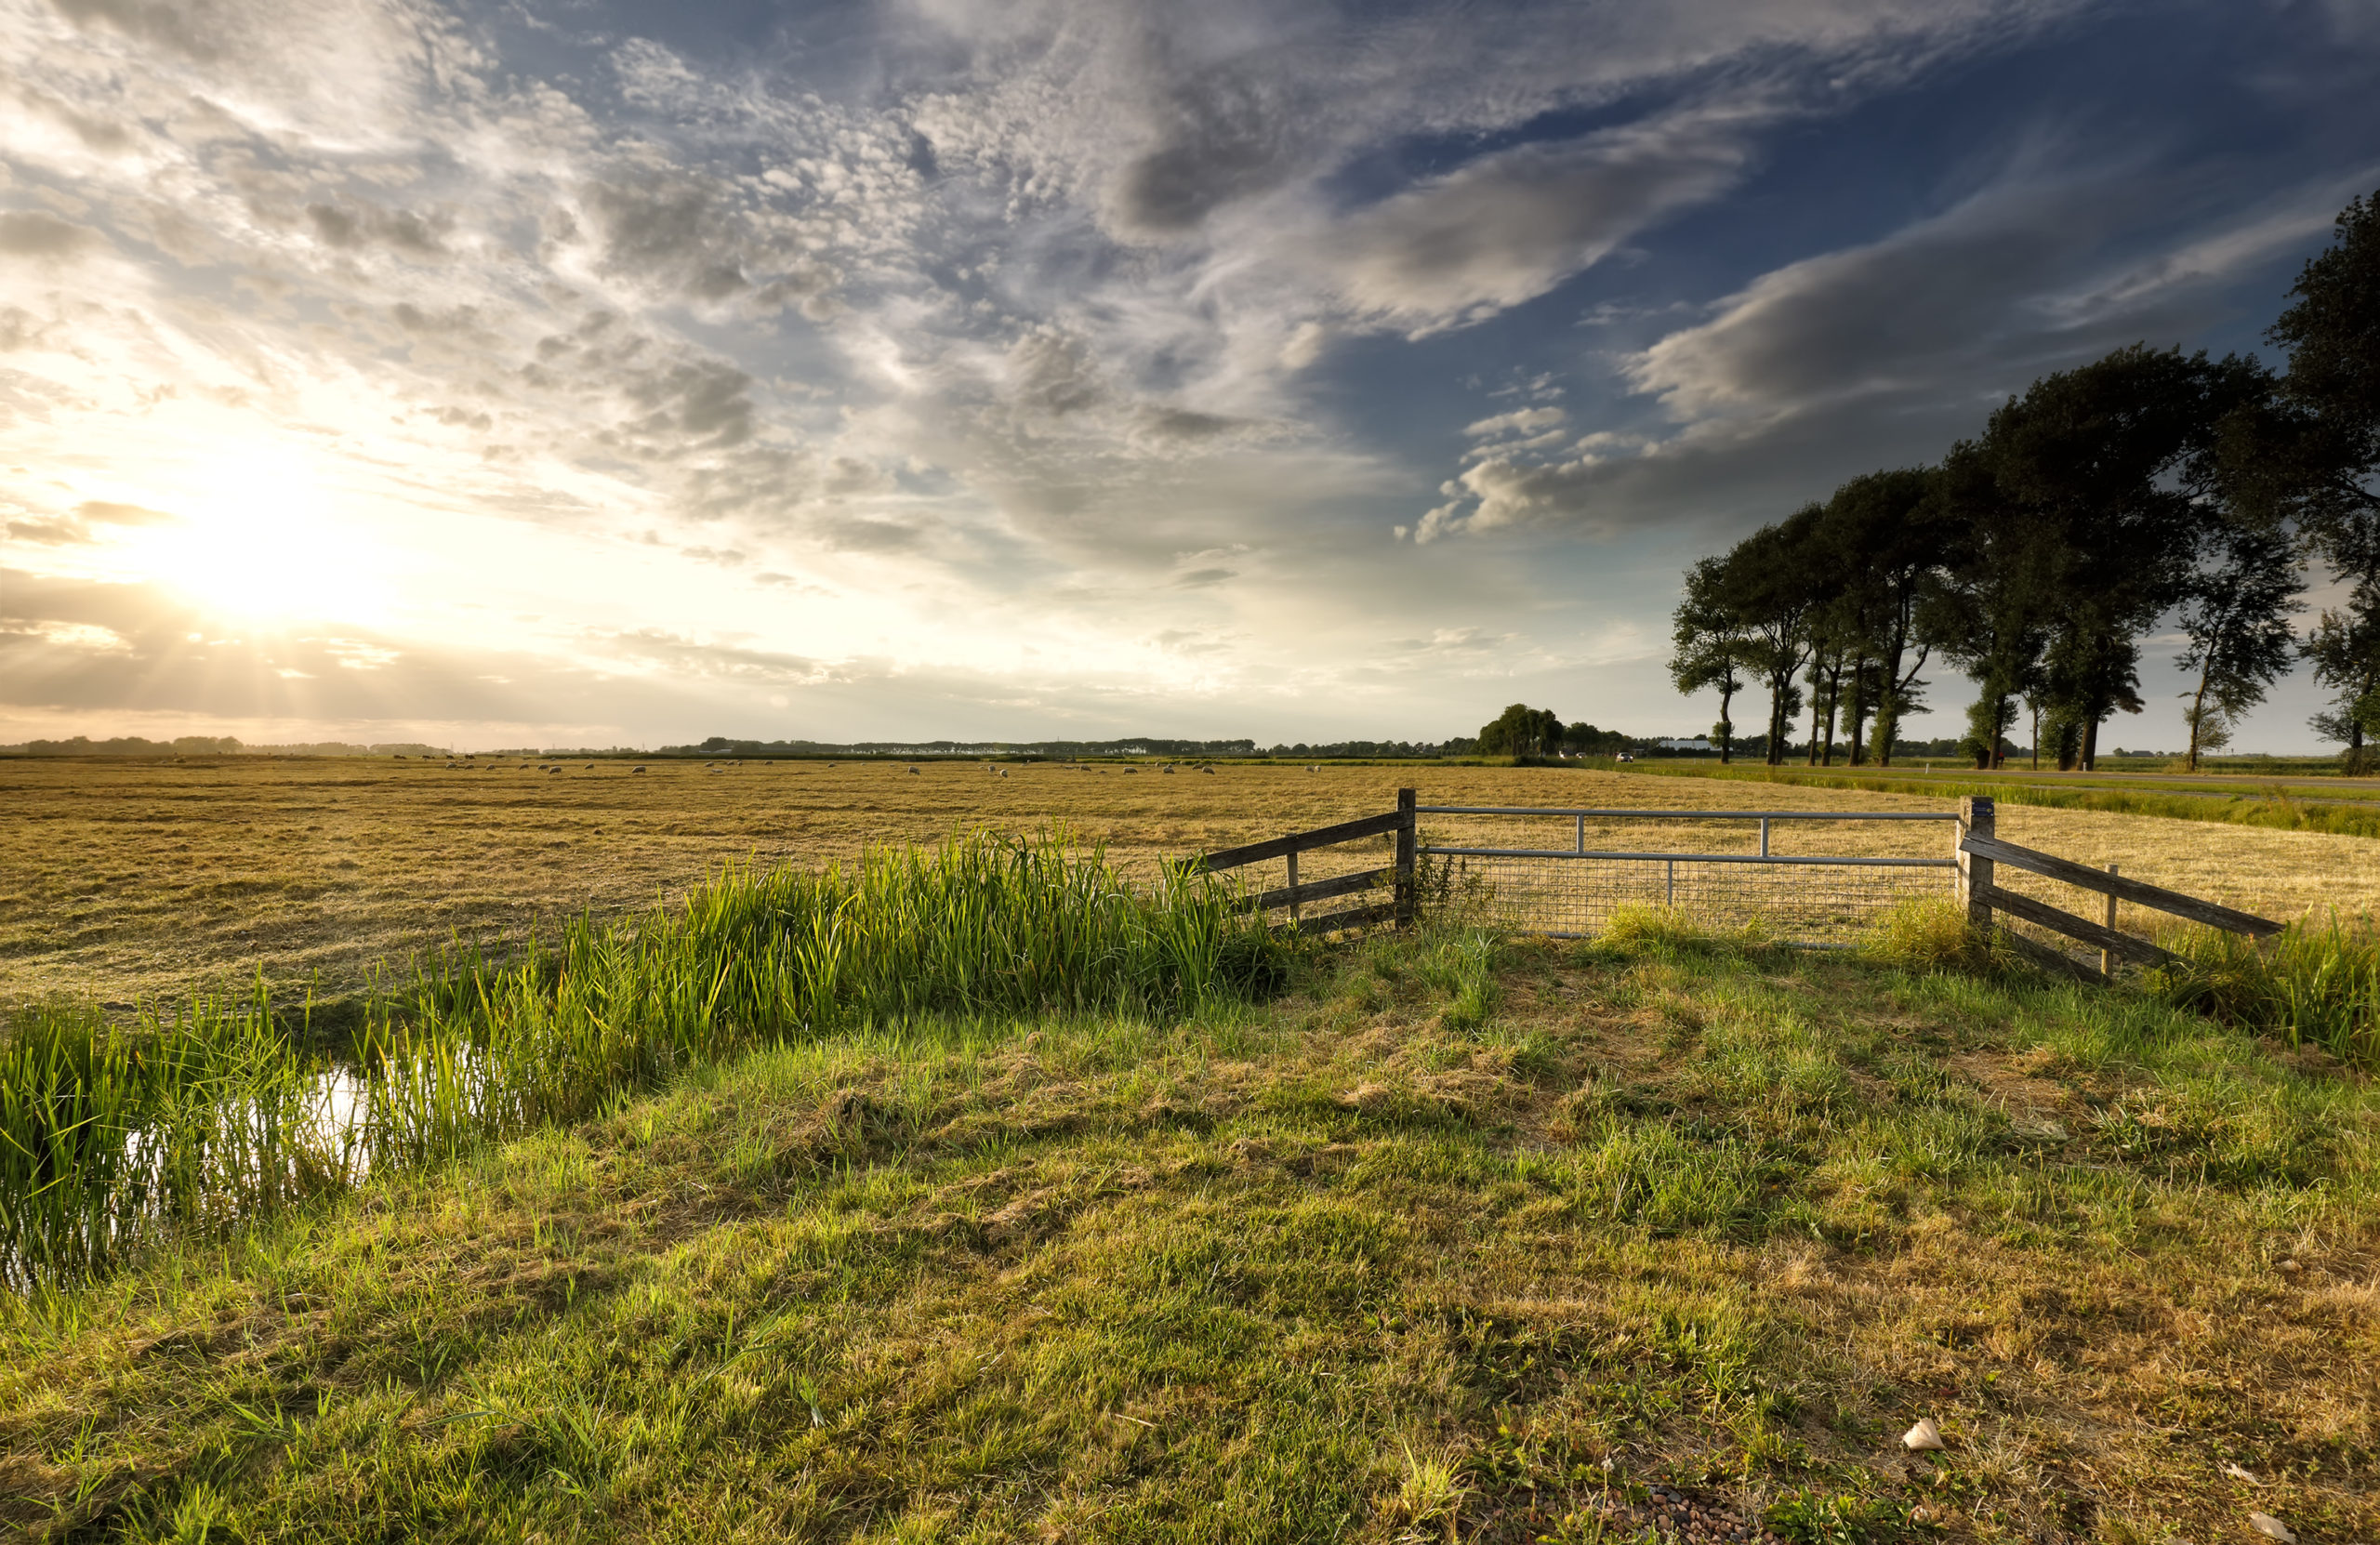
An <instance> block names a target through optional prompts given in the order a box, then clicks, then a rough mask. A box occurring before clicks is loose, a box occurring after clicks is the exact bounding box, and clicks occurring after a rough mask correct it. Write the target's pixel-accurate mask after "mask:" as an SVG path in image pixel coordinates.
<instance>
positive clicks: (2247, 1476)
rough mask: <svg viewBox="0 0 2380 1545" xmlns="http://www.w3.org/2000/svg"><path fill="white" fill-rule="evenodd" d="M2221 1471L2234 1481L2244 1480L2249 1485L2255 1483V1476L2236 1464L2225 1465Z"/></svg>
mask: <svg viewBox="0 0 2380 1545" xmlns="http://www.w3.org/2000/svg"><path fill="white" fill-rule="evenodd" d="M2223 1473H2225V1474H2226V1475H2228V1476H2230V1477H2231V1478H2232V1479H2233V1480H2235V1481H2245V1482H2247V1483H2248V1484H2249V1485H2250V1486H2254V1485H2255V1484H2256V1478H2255V1476H2254V1475H2253V1474H2251V1473H2249V1472H2247V1471H2244V1470H2242V1469H2241V1468H2240V1467H2239V1466H2238V1465H2237V1464H2227V1465H2225V1466H2224V1467H2223Z"/></svg>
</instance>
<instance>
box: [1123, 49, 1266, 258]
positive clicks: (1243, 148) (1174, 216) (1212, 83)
mask: <svg viewBox="0 0 2380 1545" xmlns="http://www.w3.org/2000/svg"><path fill="white" fill-rule="evenodd" d="M1288 127H1289V125H1288V124H1287V123H1286V122H1285V113H1284V111H1283V103H1282V102H1281V100H1280V99H1279V95H1278V93H1277V92H1276V90H1275V88H1274V86H1273V85H1272V83H1271V82H1270V81H1268V80H1267V79H1265V78H1264V77H1263V75H1261V74H1259V73H1254V72H1253V71H1250V70H1249V69H1247V68H1246V67H1245V66H1243V65H1241V64H1238V63H1233V64H1228V65H1223V66H1216V67H1210V68H1209V69H1207V70H1205V71H1202V72H1201V73H1197V74H1196V75H1194V76H1192V77H1190V78H1188V79H1186V80H1181V81H1176V82H1174V83H1173V84H1172V85H1171V87H1170V89H1169V90H1168V91H1167V92H1166V94H1165V99H1164V104H1163V107H1162V109H1161V110H1160V112H1159V117H1158V133H1159V137H1160V138H1159V139H1158V142H1157V145H1156V146H1155V147H1154V148H1152V149H1150V150H1147V151H1144V152H1142V153H1141V154H1139V155H1138V156H1135V157H1134V158H1133V159H1132V160H1131V161H1130V162H1128V163H1127V164H1126V165H1125V166H1124V168H1123V170H1122V171H1121V173H1119V174H1118V176H1117V182H1116V190H1115V208H1116V214H1117V219H1118V222H1119V223H1120V224H1121V225H1122V226H1123V227H1124V228H1125V229H1126V230H1127V231H1132V232H1135V233H1139V234H1144V235H1152V236H1170V235H1174V234H1177V233H1179V232H1181V231H1188V230H1190V229H1191V228H1192V227H1194V226H1196V225H1197V224H1198V223H1199V222H1200V221H1202V220H1204V219H1205V218H1207V217H1208V216H1209V215H1210V214H1212V213H1213V212H1214V211H1215V210H1217V209H1219V208H1221V207H1223V205H1226V204H1229V203H1230V202H1232V201H1233V200H1235V199H1239V198H1245V197H1246V196H1248V195H1249V194H1250V193H1257V192H1263V191H1265V190H1266V189H1269V188H1273V187H1276V186H1277V185H1279V184H1280V183H1281V182H1282V181H1283V180H1284V179H1285V178H1287V177H1288V176H1289V172H1290V171H1291V169H1292V168H1293V166H1294V162H1293V161H1292V160H1291V158H1290V155H1289V132H1288Z"/></svg>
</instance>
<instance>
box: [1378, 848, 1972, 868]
mask: <svg viewBox="0 0 2380 1545" xmlns="http://www.w3.org/2000/svg"><path fill="white" fill-rule="evenodd" d="M1416 851H1417V852H1424V853H1436V854H1440V855H1442V856H1451V857H1455V858H1590V859H1595V858H1603V859H1628V860H1636V861H1642V862H1646V863H1659V862H1661V861H1664V860H1667V861H1670V862H1673V863H1678V864H1799V865H1810V866H1813V867H1834V866H1843V867H1849V868H1858V869H1955V868H1957V867H1958V865H1957V864H1956V863H1954V862H1952V861H1951V860H1950V859H1947V858H1826V857H1801V856H1798V855H1794V856H1787V855H1775V856H1768V857H1764V856H1762V855H1761V854H1759V853H1669V852H1659V853H1617V852H1587V853H1582V852H1574V851H1573V850H1571V849H1568V848H1438V847H1427V848H1421V849H1418V850H1416Z"/></svg>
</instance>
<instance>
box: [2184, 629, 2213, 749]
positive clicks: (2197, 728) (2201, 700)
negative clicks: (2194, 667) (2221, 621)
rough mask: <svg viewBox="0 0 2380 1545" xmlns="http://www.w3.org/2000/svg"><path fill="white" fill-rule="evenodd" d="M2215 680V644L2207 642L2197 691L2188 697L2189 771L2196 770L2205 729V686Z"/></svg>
mask: <svg viewBox="0 0 2380 1545" xmlns="http://www.w3.org/2000/svg"><path fill="white" fill-rule="evenodd" d="M2212 680H2215V646H2214V645H2213V644H2211V643H2210V644H2209V645H2208V646H2207V651H2206V660H2205V663H2204V665H2203V666H2202V667H2201V669H2200V670H2199V673H2198V692H2197V693H2195V694H2194V695H2193V696H2192V697H2191V698H2190V771H2191V772H2193V773H2195V772H2197V771H2198V743H2199V737H2200V736H2201V735H2202V733H2204V732H2205V730H2206V686H2207V683H2208V682H2209V681H2212Z"/></svg>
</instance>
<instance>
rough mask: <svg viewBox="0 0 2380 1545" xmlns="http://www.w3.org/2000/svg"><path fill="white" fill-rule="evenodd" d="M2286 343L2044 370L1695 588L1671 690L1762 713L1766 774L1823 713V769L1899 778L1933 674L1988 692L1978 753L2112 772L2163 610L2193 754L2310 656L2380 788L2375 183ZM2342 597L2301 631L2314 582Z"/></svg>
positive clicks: (1971, 743)
mask: <svg viewBox="0 0 2380 1545" xmlns="http://www.w3.org/2000/svg"><path fill="white" fill-rule="evenodd" d="M2285 299H2286V300H2287V301H2288V302H2289V304H2288V306H2287V308H2286V309H2285V310H2283V311H2282V312H2281V315H2280V317H2279V319H2278V320H2277V321H2275V322H2274V324H2273V325H2272V327H2271V328H2270V329H2269V330H2268V333H2267V335H2266V336H2267V337H2268V339H2269V340H2270V341H2271V342H2272V343H2273V344H2274V345H2276V346H2277V347H2279V348H2280V349H2281V350H2282V351H2283V353H2284V354H2285V355H2286V357H2287V368H2286V369H2285V370H2284V371H2282V372H2280V373H2275V372H2273V371H2271V370H2268V368H2266V367H2265V366H2264V365H2263V364H2261V363H2258V361H2257V360H2256V359H2255V358H2254V356H2253V355H2251V356H2248V357H2245V358H2242V357H2241V356H2238V355H2226V356H2225V357H2223V358H2222V359H2219V360H2218V359H2210V358H2209V357H2208V356H2207V355H2206V353H2205V352H2203V351H2201V352H2199V353H2195V354H2187V355H2186V354H2184V353H2183V352H2182V351H2181V350H2179V349H2177V348H2176V349H2167V350H2155V349H2150V348H2149V347H2147V346H2145V345H2134V346H2132V347H2130V348H2125V349H2120V350H2116V351H2115V352H2114V353H2111V354H2109V355H2108V356H2107V357H2106V358H2104V359H2101V360H2097V361H2095V362H2093V363H2089V364H2085V365H2083V366H2080V367H2078V368H2076V369H2072V370H2067V371H2061V372H2059V373H2057V374H2056V375H2052V376H2043V378H2042V379H2040V380H2037V381H2035V382H2034V383H2033V384H2032V386H2031V387H2030V389H2028V390H2026V391H2025V392H2024V393H2023V394H2022V395H2020V396H2016V397H2012V398H2010V399H2009V400H2008V401H2007V402H2006V403H2004V404H2003V405H2002V406H2001V407H2000V408H1999V409H1998V410H1997V411H1995V412H1994V413H1993V414H1992V415H1991V416H1990V419H1989V420H1988V421H1987V422H1986V424H1985V425H1984V427H1983V429H1982V431H1981V432H1980V433H1979V434H1977V436H1976V437H1974V438H1973V439H1970V440H1962V441H1960V442H1958V443H1957V444H1955V445H1953V446H1951V447H1950V452H1949V454H1948V455H1946V456H1944V457H1943V458H1942V459H1941V461H1940V462H1939V463H1937V464H1936V465H1933V466H1929V467H1917V468H1904V469H1892V470H1884V471H1877V472H1871V473H1868V474H1866V475H1864V476H1861V477H1856V478H1853V479H1852V480H1851V481H1850V482H1846V483H1845V484H1843V486H1842V487H1840V488H1838V489H1836V490H1835V491H1834V493H1833V494H1832V495H1831V496H1829V497H1828V498H1827V499H1825V500H1823V501H1821V502H1818V503H1813V504H1810V505H1807V506H1805V507H1804V508H1801V509H1799V510H1796V511H1795V512H1794V513H1792V515H1790V516H1788V517H1786V518H1785V519H1784V520H1782V521H1779V522H1776V523H1774V524H1772V525H1767V526H1764V527H1762V528H1761V529H1760V530H1758V531H1756V532H1754V533H1752V535H1750V536H1747V537H1745V538H1744V539H1743V540H1742V541H1741V542H1739V543H1738V544H1737V545H1736V546H1735V547H1734V548H1731V549H1729V550H1728V551H1726V552H1725V553H1720V554H1715V555H1713V556H1711V557H1707V558H1704V559H1702V560H1700V561H1698V562H1696V563H1695V564H1694V565H1693V566H1692V567H1691V568H1689V569H1688V570H1687V571H1686V584H1685V593H1684V597H1683V599H1682V600H1681V601H1680V602H1679V604H1678V607H1677V610H1676V612H1675V614H1673V619H1672V620H1673V644H1674V648H1673V654H1672V655H1671V659H1670V674H1671V679H1672V680H1673V682H1674V684H1675V685H1676V687H1677V689H1678V690H1679V691H1680V692H1682V693H1697V692H1701V691H1704V690H1716V691H1717V692H1718V693H1719V704H1720V706H1719V721H1718V723H1717V724H1716V725H1714V726H1713V727H1712V737H1713V739H1715V740H1716V741H1717V742H1718V743H1719V745H1720V746H1721V747H1722V755H1723V757H1724V756H1726V754H1727V750H1726V748H1728V747H1730V746H1732V745H1733V744H1734V742H1735V741H1736V739H1737V726H1736V723H1735V721H1734V711H1735V700H1736V697H1737V695H1738V694H1739V693H1744V692H1747V691H1755V690H1756V691H1758V692H1760V693H1764V694H1765V697H1766V699H1767V709H1768V718H1767V725H1766V737H1765V742H1766V747H1767V759H1768V760H1769V762H1771V763H1772V764H1774V763H1777V762H1779V761H1781V760H1782V759H1783V757H1784V751H1785V747H1786V746H1787V744H1788V743H1789V742H1790V741H1791V740H1792V738H1793V737H1794V732H1795V730H1796V728H1797V726H1798V724H1799V722H1800V718H1801V715H1802V714H1803V712H1804V710H1805V709H1806V710H1807V712H1808V716H1809V718H1808V728H1809V759H1810V761H1811V762H1813V763H1818V764H1825V763H1831V762H1832V761H1833V759H1834V755H1835V750H1836V746H1837V734H1838V732H1841V733H1842V734H1843V746H1844V748H1845V753H1846V755H1847V757H1848V759H1849V760H1850V761H1851V762H1852V763H1853V765H1858V764H1860V763H1862V762H1865V761H1873V762H1875V763H1876V764H1878V765H1886V766H1888V765H1890V764H1891V761H1892V758H1893V752H1894V749H1895V747H1896V746H1897V745H1898V744H1899V743H1900V726H1901V724H1902V722H1903V721H1904V720H1906V719H1907V718H1909V716H1910V715H1911V714H1912V713H1915V712H1918V711H1920V710H1921V709H1922V708H1923V707H1924V702H1925V692H1926V688H1927V686H1928V683H1927V681H1926V680H1925V679H1924V676H1923V675H1922V674H1921V672H1923V671H1924V670H1925V669H1927V668H1928V667H1929V666H1930V665H1933V664H1934V663H1936V662H1939V663H1941V664H1944V665H1947V666H1949V667H1952V668H1954V669H1956V670H1958V671H1959V672H1960V673H1962V674H1963V675H1964V676H1965V677H1966V678H1967V679H1968V680H1970V681H1971V682H1972V683H1973V684H1974V686H1975V688H1976V702H1975V705H1974V706H1973V707H1971V708H1970V709H1969V710H1968V714H1967V726H1966V732H1967V733H1966V734H1965V736H1964V739H1963V740H1962V741H1961V742H1960V746H1961V749H1962V751H1963V752H1964V753H1965V754H1967V755H1969V756H1972V757H1973V758H1974V759H1975V760H1976V765H1977V766H1978V767H1989V766H1995V765H1998V764H1999V762H2000V761H2001V760H2002V759H2003V757H2004V756H2005V755H2006V753H2007V751H2008V749H2009V747H2010V738H2009V737H2010V735H2011V733H2012V732H2014V731H2015V730H2016V728H2017V727H2018V726H2019V725H2020V724H2021V723H2023V722H2024V721H2025V720H2027V719H2030V721H2031V727H2032V742H2031V744H2032V746H2033V747H2034V751H2035V755H2036V756H2038V755H2040V754H2041V752H2042V751H2043V750H2044V749H2048V750H2051V751H2054V753H2055V755H2056V764H2057V766H2058V767H2059V768H2060V769H2073V768H2078V767H2079V768H2082V769H2084V770H2088V769H2090V768H2091V767H2092V766H2093V765H2094V763H2095V761H2096V757H2097V755H2098V743H2099V730H2100V726H2101V725H2103V724H2104V723H2105V722H2106V721H2107V720H2108V719H2109V717H2110V716H2111V715H2112V714H2114V713H2116V712H2117V711H2119V710H2121V711H2123V712H2127V713H2138V712H2140V711H2141V709H2142V708H2143V707H2144V706H2145V705H2144V704H2143V703H2142V701H2141V697H2140V680H2139V665H2140V651H2141V643H2142V640H2144V638H2145V637H2146V636H2147V635H2149V633H2150V632H2151V631H2152V630H2153V629H2154V628H2156V627H2158V625H2159V624H2160V623H2161V622H2162V620H2163V619H2165V618H2167V617H2173V618H2175V620H2176V622H2177V624H2178V630H2179V632H2180V633H2181V635H2182V637H2183V639H2184V640H2185V644H2184V647H2183V650H2182V652H2181V654H2179V656H2178V657H2177V660H2176V663H2177V665H2179V666H2180V667H2181V668H2182V669H2183V670H2184V671H2185V672H2186V673H2187V674H2188V679H2189V681H2190V686H2189V688H2188V691H2187V692H2185V693H2183V720H2184V724H2185V727H2186V728H2187V730H2188V735H2189V764H2190V766H2191V767H2192V768H2196V767H2197V765H2198V761H2199V758H2200V757H2201V755H2202V754H2203V753H2205V752H2209V751H2214V750H2217V749H2220V748H2221V747H2223V746H2226V745H2228V744H2229V741H2230V738H2231V735H2232V733H2233V731H2234V729H2235V728H2236V726H2237V724H2238V721H2239V720H2240V718H2241V715H2243V714H2244V713H2245V712H2246V711H2247V710H2248V709H2249V708H2251V707H2253V706H2255V705H2256V704H2257V703H2260V702H2262V701H2263V700H2264V697H2265V695H2266V693H2267V692H2268V689H2269V688H2270V687H2271V686H2272V684H2273V683H2274V682H2275V681H2277V680H2280V679H2281V677H2282V676H2283V675H2285V674H2287V673H2288V671H2289V670H2290V669H2291V668H2292V667H2294V665H2296V664H2297V663H2299V662H2301V661H2302V662H2303V663H2305V664H2307V665H2309V666H2311V667H2312V669H2313V675H2314V680H2315V681H2316V682H2317V683H2318V684H2320V685H2321V686H2323V687H2325V688H2327V689H2329V690H2330V692H2331V693H2332V700H2331V703H2330V706H2328V707H2327V708H2326V709H2325V710H2324V711H2323V712H2321V713H2320V714H2317V715H2316V716H2315V717H2314V719H2313V720H2312V724H2313V727H2314V729H2315V730H2316V732H2317V733H2320V734H2321V736H2322V737H2323V738H2324V739H2326V740H2331V741H2334V742H2338V743H2340V744H2341V745H2342V746H2344V747H2345V751H2344V760H2345V762H2346V765H2347V770H2348V771H2350V772H2353V773H2369V772H2373V771H2380V756H2376V755H2375V750H2374V742H2375V741H2380V491H2375V485H2376V484H2380V194H2374V195H2373V198H2371V199H2369V200H2366V199H2360V198H2359V199H2357V200H2356V201H2355V202H2354V203H2352V204H2350V205H2348V206H2347V209H2346V210H2345V212H2343V213H2342V214H2341V215H2340V216H2339V218H2338V222H2337V231H2336V236H2335V239H2334V241H2333V243H2332V244H2331V245H2330V246H2329V247H2327V248H2326V249H2324V250H2323V251H2322V252H2321V254H2319V255H2318V256H2316V257H2314V258H2312V259H2311V260H2310V261H2308V262H2307V265H2306V267H2305V269H2304V270H2303V271H2301V272H2300V274H2299V276H2298V279H2297V282H2296V284H2294V286H2293V287H2292V288H2291V289H2290V290H2289V292H2288V294H2287V296H2286V297H2285ZM2309 564H2320V565H2321V567H2323V568H2324V569H2326V570H2327V571H2328V572H2329V573H2330V574H2333V575H2334V576H2335V577H2336V579H2337V580H2338V581H2339V583H2340V585H2341V586H2343V587H2344V588H2345V590H2346V596H2345V599H2344V601H2342V602H2341V603H2340V604H2338V605H2336V606H2332V607H2329V608H2326V609H2324V610H2323V611H2322V612H2321V614H2320V615H2319V616H2318V617H2316V618H2315V619H2314V624H2313V627H2311V628H2310V629H2309V630H2308V631H2307V633H2306V634H2304V635H2303V636H2302V637H2301V636H2300V635H2299V633H2298V631H2297V629H2296V627H2294V622H2293V619H2294V618H2295V617H2297V616H2299V615H2300V614H2303V613H2304V612H2305V610H2306V606H2305V602H2304V601H2303V599H2302V596H2303V593H2304V591H2305V589H2306V574H2307V568H2308V566H2309Z"/></svg>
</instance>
